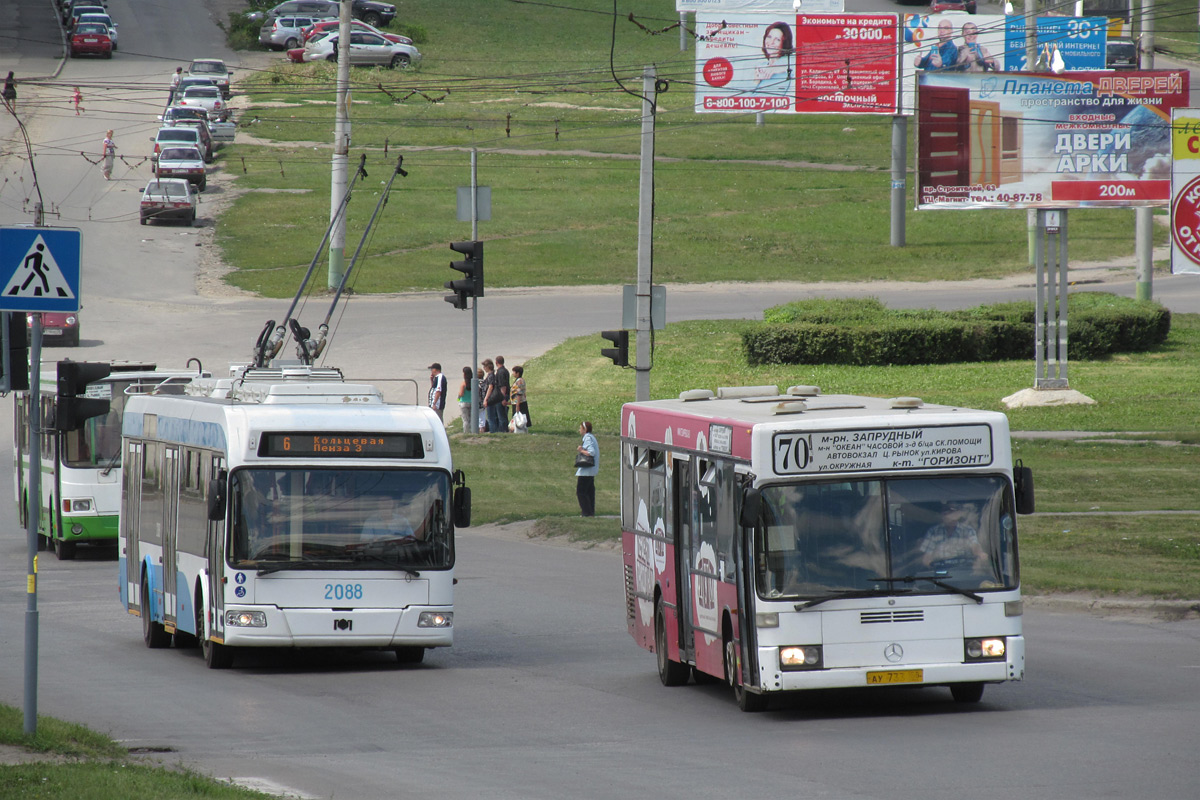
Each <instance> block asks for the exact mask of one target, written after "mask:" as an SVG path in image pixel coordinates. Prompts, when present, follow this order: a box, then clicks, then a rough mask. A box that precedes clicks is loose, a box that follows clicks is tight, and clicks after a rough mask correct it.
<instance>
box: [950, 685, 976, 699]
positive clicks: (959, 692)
mask: <svg viewBox="0 0 1200 800" xmlns="http://www.w3.org/2000/svg"><path fill="white" fill-rule="evenodd" d="M950 694H951V695H952V696H953V697H954V702H956V703H978V702H979V700H980V698H982V697H983V684H982V683H952V684H950Z"/></svg>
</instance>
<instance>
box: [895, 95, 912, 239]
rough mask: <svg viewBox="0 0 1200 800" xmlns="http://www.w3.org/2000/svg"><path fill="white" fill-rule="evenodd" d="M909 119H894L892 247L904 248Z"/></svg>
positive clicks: (897, 116) (900, 116)
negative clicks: (905, 180) (905, 179)
mask: <svg viewBox="0 0 1200 800" xmlns="http://www.w3.org/2000/svg"><path fill="white" fill-rule="evenodd" d="M907 159H908V117H905V116H902V115H900V114H897V115H896V116H894V117H892V220H891V225H892V238H891V245H892V247H904V189H905V183H904V178H905V176H906V173H907V172H908V164H907Z"/></svg>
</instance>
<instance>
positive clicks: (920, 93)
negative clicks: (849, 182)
mask: <svg viewBox="0 0 1200 800" xmlns="http://www.w3.org/2000/svg"><path fill="white" fill-rule="evenodd" d="M1187 104H1188V73H1187V72H1186V71H1167V70H1162V71H1145V72H1075V73H1064V74H1062V75H1046V74H1031V73H1011V74H1005V75H1000V74H991V73H968V72H925V73H922V74H921V75H919V76H918V86H917V106H918V113H917V183H916V190H917V197H916V202H917V208H922V209H926V208H1084V207H1126V206H1163V205H1166V204H1167V203H1168V202H1169V201H1170V196H1171V195H1170V154H1171V136H1170V128H1171V126H1170V122H1171V110H1172V109H1174V108H1181V107H1184V106H1186V105H1187Z"/></svg>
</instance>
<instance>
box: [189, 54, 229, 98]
mask: <svg viewBox="0 0 1200 800" xmlns="http://www.w3.org/2000/svg"><path fill="white" fill-rule="evenodd" d="M232 75H233V70H231V69H230V68H229V67H227V66H225V62H224V61H222V60H221V59H219V58H197V59H195V60H193V61H192V63H191V65H190V66H189V67H188V71H187V76H188V77H189V78H208V79H209V80H210V81H212V82H213V83H215V84H216V85H217V88H218V89H220V90H221V94H222V95H224V96H225V99H226V100H228V99H229V95H230V90H229V80H230V77H231V76H232Z"/></svg>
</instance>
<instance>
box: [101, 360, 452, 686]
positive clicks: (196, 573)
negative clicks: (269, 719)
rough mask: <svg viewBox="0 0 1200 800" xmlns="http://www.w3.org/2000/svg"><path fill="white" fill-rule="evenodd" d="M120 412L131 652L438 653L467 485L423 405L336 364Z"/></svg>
mask: <svg viewBox="0 0 1200 800" xmlns="http://www.w3.org/2000/svg"><path fill="white" fill-rule="evenodd" d="M187 391H188V394H187V395H186V396H182V397H181V396H169V395H161V396H160V395H141V396H138V397H132V398H130V400H129V402H128V404H127V406H126V409H125V420H124V429H123V442H124V453H125V464H126V469H125V481H124V491H123V493H122V505H121V529H120V554H119V572H120V577H119V580H120V595H121V602H122V603H123V604H124V605H125V607H126V609H127V610H128V611H129V612H130V613H131V614H134V615H138V616H140V617H141V622H142V633H143V636H144V638H145V641H146V645H147V646H148V647H166V646H168V645H169V644H170V643H171V641H172V636H173V637H174V640H175V643H176V645H177V646H186V645H195V644H197V643H198V644H199V645H200V647H201V650H202V652H203V655H204V659H205V661H206V662H207V664H208V666H209V667H212V668H226V667H229V666H231V665H232V663H233V659H234V655H235V653H236V652H237V651H238V648H243V647H344V648H372V649H386V650H392V651H394V652H395V654H396V657H397V659H398V660H399V661H400V662H401V663H415V662H419V661H421V659H422V658H423V657H424V653H425V650H426V649H427V648H431V647H449V646H450V644H451V642H452V639H453V633H454V630H453V621H454V527H455V525H458V526H466V525H468V524H469V523H470V490H469V489H467V488H466V487H465V486H463V485H462V483H463V479H462V473H461V472H456V471H454V470H453V468H452V466H451V462H450V445H449V440H448V439H447V437H446V429H445V427H444V426H443V425H442V424H440V422H439V420H438V418H437V416H436V414H434V412H433V411H431V410H430V409H428V408H423V407H416V406H397V405H387V404H385V403H384V402H383V397H382V394H381V393H380V391H379V390H378V389H377V388H375V387H374V386H368V385H362V384H351V383H345V382H343V380H342V378H341V374H340V372H338V371H337V370H330V369H314V368H309V367H300V368H297V369H295V370H291V371H289V370H288V369H276V368H265V369H257V370H255V369H250V370H246V371H244V372H243V373H241V374H240V375H239V376H238V377H236V378H232V379H230V378H224V379H219V380H215V379H205V380H196V381H193V382H192V383H191V384H190V385H189V387H188V390H187Z"/></svg>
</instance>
